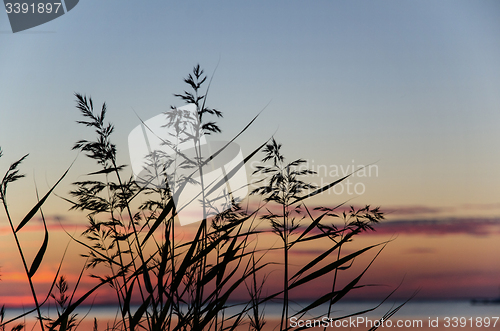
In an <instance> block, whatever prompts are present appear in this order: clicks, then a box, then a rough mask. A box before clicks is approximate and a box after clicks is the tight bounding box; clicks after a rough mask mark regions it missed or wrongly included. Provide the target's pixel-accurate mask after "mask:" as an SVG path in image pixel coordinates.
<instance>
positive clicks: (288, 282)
mask: <svg viewBox="0 0 500 331" xmlns="http://www.w3.org/2000/svg"><path fill="white" fill-rule="evenodd" d="M184 81H185V83H186V84H187V85H188V86H189V87H190V90H189V91H185V92H184V93H183V94H176V96H177V97H178V98H180V99H181V100H182V101H184V102H185V103H186V104H190V105H194V106H195V108H196V116H195V117H189V116H188V115H186V113H183V112H182V111H180V110H179V108H176V107H171V109H170V111H168V112H167V113H166V114H165V116H166V118H167V119H168V126H170V128H172V129H173V132H175V134H174V135H173V136H172V137H171V138H172V139H171V140H173V141H177V142H179V141H183V142H185V141H187V140H190V141H191V143H192V144H193V146H194V153H195V154H194V155H195V156H194V157H192V156H188V155H187V154H186V153H184V152H183V151H182V150H180V149H179V148H176V146H170V145H169V147H171V148H172V150H173V151H174V152H175V153H174V154H173V155H162V154H161V153H151V154H150V155H148V162H149V163H147V164H148V166H149V169H152V171H150V175H151V181H152V180H153V179H154V180H157V182H158V183H162V185H147V184H148V183H146V185H145V184H144V183H142V184H141V183H139V182H138V181H137V180H134V178H133V177H132V176H131V177H128V176H126V175H124V170H125V167H126V166H125V165H122V164H118V163H117V147H116V146H115V144H114V143H113V142H112V139H111V138H112V134H113V131H114V126H113V125H112V124H110V123H106V112H107V107H106V104H103V105H102V106H101V107H100V109H99V110H97V109H95V108H94V104H93V101H92V99H91V98H87V97H86V96H84V95H81V94H75V97H76V104H77V105H76V107H77V109H78V110H79V111H80V113H81V115H82V117H83V119H82V120H81V121H78V123H79V124H82V125H84V126H86V127H88V128H91V129H93V130H94V132H95V138H94V139H93V140H80V141H77V142H76V143H75V145H74V147H73V148H74V149H76V150H79V151H81V152H82V153H84V154H85V155H86V156H87V157H88V158H90V159H93V160H95V161H96V163H97V165H98V166H99V169H97V170H95V171H92V172H90V173H88V174H87V175H86V179H85V180H82V181H78V182H75V183H73V189H72V191H71V192H70V196H69V197H68V198H64V199H65V200H66V201H68V202H69V203H71V209H72V210H79V211H82V212H83V213H85V214H86V217H87V220H88V226H87V229H86V230H85V231H84V232H83V233H82V235H83V238H76V237H72V238H73V240H74V241H75V242H77V243H78V244H79V245H81V246H82V247H84V248H85V249H86V250H87V253H86V254H84V255H83V257H84V259H85V266H84V268H83V270H82V271H81V274H80V277H79V280H78V282H77V284H76V285H75V286H74V289H73V292H72V294H71V295H70V294H69V288H68V284H67V282H66V280H65V278H64V276H61V275H59V270H60V268H61V265H59V270H58V271H57V272H56V273H55V275H54V280H53V283H52V286H51V288H50V290H49V293H46V296H45V298H44V299H43V300H41V299H40V296H39V295H38V294H37V292H36V289H35V287H34V285H33V281H32V278H33V276H34V275H35V274H36V272H37V270H38V267H39V266H40V265H41V263H42V262H43V258H44V255H45V251H46V248H47V245H48V243H49V232H48V230H47V226H46V223H45V219H44V217H43V213H42V210H41V207H42V205H43V204H44V202H45V201H46V199H47V198H48V197H49V196H50V195H51V194H52V191H53V190H54V189H55V187H56V186H57V185H58V184H59V183H60V182H61V181H62V179H63V178H64V177H65V175H66V173H67V171H66V173H64V174H63V176H61V178H60V179H59V180H58V182H56V183H55V184H54V185H53V187H52V188H51V189H50V190H49V191H48V192H47V193H46V194H45V195H44V196H43V197H42V198H41V199H39V202H38V203H37V204H36V205H35V206H34V207H33V208H32V209H31V210H30V211H29V213H28V214H27V215H26V217H24V219H23V220H21V221H20V222H19V224H18V225H17V227H16V226H15V222H14V220H12V219H11V217H10V214H9V208H8V204H7V187H8V185H10V184H11V183H13V182H15V181H17V180H19V179H21V178H22V177H23V175H22V174H20V173H19V166H20V164H21V162H22V161H23V160H24V159H25V158H26V156H24V157H23V158H21V159H20V160H18V161H16V162H14V163H13V164H12V165H11V166H10V167H9V169H8V171H7V173H6V175H5V176H4V177H3V179H2V182H1V186H0V199H1V200H2V202H3V206H4V210H5V212H6V215H7V219H8V221H9V224H10V227H11V230H12V234H13V236H14V238H15V241H16V244H17V248H18V251H19V254H20V257H21V260H22V262H23V266H24V271H25V273H26V275H27V278H28V282H29V285H30V288H31V293H32V297H33V301H34V305H35V308H34V309H33V310H31V311H29V312H27V313H26V314H28V313H33V312H36V314H37V318H38V325H39V327H40V329H41V330H42V331H43V330H45V329H47V330H60V331H65V330H74V329H78V326H79V322H80V321H79V320H78V317H77V316H76V315H75V309H76V308H77V307H79V306H81V305H82V304H83V303H85V302H88V300H89V298H90V296H92V295H93V294H95V293H98V292H99V290H100V289H101V288H102V287H103V286H104V285H109V286H111V287H112V289H113V291H114V295H115V297H116V304H117V309H118V311H119V315H118V316H119V319H117V320H115V321H114V322H113V323H112V324H111V325H110V324H108V325H107V326H106V328H105V329H106V330H139V329H146V330H158V331H159V330H237V329H241V328H245V329H249V330H263V329H264V326H265V325H266V324H267V325H269V321H266V316H265V306H266V304H268V303H270V302H276V301H278V302H281V303H282V314H281V319H280V324H279V326H276V327H279V329H280V330H289V329H290V328H289V327H288V326H287V323H288V320H289V318H290V317H292V316H299V317H300V316H303V315H304V314H305V313H307V312H309V311H310V310H312V309H314V308H316V307H318V306H321V305H324V304H327V305H328V307H329V308H328V312H327V314H328V316H330V314H331V309H332V306H333V305H334V304H335V303H336V302H338V301H339V300H341V299H342V298H343V297H345V295H347V294H348V293H349V292H350V291H352V290H353V289H358V288H362V287H363V286H364V285H362V284H360V280H361V278H362V277H363V275H364V274H365V272H366V271H367V270H368V268H369V267H370V266H371V264H372V262H373V260H374V259H375V258H376V256H378V254H379V253H380V251H381V250H382V249H383V247H385V244H386V243H380V244H377V245H371V246H368V247H364V248H362V249H360V250H357V251H354V252H352V253H350V254H348V255H342V254H341V252H342V248H343V247H344V245H346V244H348V243H349V242H351V241H352V240H353V238H354V237H355V236H356V235H358V234H359V233H361V232H363V231H370V230H373V227H372V226H373V225H374V224H376V223H377V222H379V221H381V220H382V219H383V213H382V212H381V211H380V210H379V208H371V207H369V206H366V207H364V208H360V209H355V208H353V207H351V209H350V210H349V211H348V212H342V213H336V209H337V208H338V207H340V206H341V205H342V204H337V205H336V207H330V206H329V207H317V208H315V211H314V212H313V211H312V210H311V209H310V208H308V207H307V205H306V202H307V201H308V199H309V198H312V197H314V196H316V195H318V194H321V193H322V192H324V191H326V190H328V189H329V188H331V187H333V186H334V185H337V184H339V183H341V182H342V181H343V180H345V179H346V178H348V177H349V176H350V175H347V176H345V177H343V178H341V179H339V180H337V181H335V182H333V183H330V184H328V185H325V186H323V187H316V186H314V185H312V184H310V183H308V182H307V180H306V178H307V176H308V175H312V174H314V172H313V171H311V170H308V169H302V166H303V164H304V163H305V161H304V160H302V159H299V160H295V161H292V162H290V163H285V158H284V156H283V155H282V154H281V151H280V148H281V145H280V144H279V143H278V142H276V141H275V139H274V138H270V139H269V140H268V141H264V142H262V143H261V145H260V146H258V147H256V148H255V149H254V150H253V151H252V153H250V154H249V155H248V156H247V157H245V159H244V160H243V161H242V162H241V164H240V165H239V166H240V167H242V166H244V164H245V163H247V162H248V161H249V160H250V159H251V158H252V157H254V156H255V155H257V153H259V152H263V153H264V157H263V158H262V162H263V165H261V166H259V167H258V168H257V170H256V171H255V173H254V174H259V175H262V176H263V177H264V179H261V180H260V181H258V182H257V183H258V185H259V186H258V187H257V188H256V189H254V190H253V191H252V192H251V193H252V194H253V195H260V196H261V197H262V201H263V203H262V204H261V205H259V206H258V207H257V208H254V209H253V210H250V209H249V208H248V207H244V206H243V203H242V201H238V200H237V199H235V198H234V197H233V196H232V195H231V194H230V193H231V192H229V194H228V195H227V197H229V198H228V199H226V200H227V201H226V202H225V203H226V205H225V207H224V210H223V211H222V210H217V206H220V204H219V202H217V201H214V199H210V198H209V196H210V194H209V193H210V192H213V191H214V190H215V188H217V187H220V186H221V185H223V183H224V181H225V180H226V179H227V177H231V176H232V175H234V174H233V173H228V174H226V175H225V178H222V179H218V180H217V181H215V182H211V183H209V182H204V171H205V169H206V168H205V166H206V165H207V164H208V163H209V162H211V161H212V160H213V159H214V158H215V157H216V156H217V155H218V154H219V153H221V152H223V151H224V149H225V148H226V147H227V146H228V145H229V143H230V142H229V143H228V144H226V145H224V146H223V147H221V148H220V149H219V150H217V151H213V152H212V153H211V154H208V155H204V149H203V148H202V144H203V141H202V138H201V137H202V135H209V134H216V133H218V132H220V131H221V129H220V128H219V126H218V125H217V123H216V122H214V121H211V120H210V116H215V117H222V113H221V112H220V111H218V110H216V109H213V108H209V107H207V106H206V104H205V103H206V100H207V95H208V90H209V88H207V89H206V90H205V92H204V93H202V88H203V87H204V84H205V83H207V77H206V76H205V75H204V72H203V70H202V69H201V68H200V66H199V65H197V66H195V67H194V69H193V72H192V73H191V74H189V75H188V77H187V78H186V79H185V80H184ZM254 120H255V118H254ZM254 120H252V121H251V122H250V123H249V124H248V125H247V126H246V127H245V128H243V129H242V130H241V132H240V133H239V134H238V135H237V136H236V137H234V138H233V139H232V140H231V142H232V141H233V140H234V139H236V138H237V137H238V136H239V135H240V134H242V133H244V132H245V130H246V129H247V128H248V127H249V126H250V125H251V124H252V123H253V121H254ZM142 123H143V125H144V124H145V123H144V122H142ZM164 144H169V142H168V141H165V142H164ZM1 154H2V153H1V150H0V156H1ZM268 163H270V164H268ZM179 169H183V172H182V173H183V174H184V175H182V176H179V177H180V178H177V180H176V181H175V185H169V182H168V180H167V179H168V178H169V176H178V171H177V170H179ZM186 171H187V172H186ZM170 178H171V177H170ZM151 181H150V182H149V184H151ZM186 185H198V186H199V187H200V195H199V196H197V197H194V198H193V201H194V202H195V203H199V205H200V208H201V209H202V210H203V219H202V220H201V221H200V222H199V226H198V229H197V231H196V233H195V235H194V237H193V238H191V239H190V240H187V241H181V240H179V239H178V238H177V237H176V236H175V225H174V223H175V221H176V219H177V216H178V212H179V210H180V208H182V207H180V206H176V204H175V203H174V201H175V198H176V197H177V196H178V195H179V194H181V193H182V191H183V189H185V187H186ZM247 206H248V204H247ZM272 210H279V212H278V211H272ZM38 212H39V213H40V214H41V216H42V221H43V224H44V231H45V237H44V241H43V243H42V244H41V248H40V249H39V251H38V253H37V254H36V256H35V258H34V260H33V261H32V263H31V264H29V263H28V261H26V258H25V256H24V254H23V248H22V244H21V242H20V240H19V238H18V232H19V231H20V230H21V229H22V228H23V227H24V226H25V225H26V224H27V223H28V222H29V221H30V220H31V219H32V218H33V216H34V215H35V214H36V213H38ZM313 214H314V215H317V216H313ZM331 219H341V220H343V223H344V225H343V226H342V227H338V226H335V225H333V223H327V222H328V220H331ZM262 222H266V223H267V222H268V223H269V226H270V230H269V227H262V224H261V223H262ZM259 224H261V225H260V226H258V225H259ZM269 231H271V232H273V233H275V234H276V235H277V236H279V238H280V240H281V246H280V247H266V248H264V249H262V248H261V247H259V246H258V245H257V244H256V243H257V238H258V236H259V234H262V233H263V232H269ZM315 242H318V243H320V242H321V243H324V242H328V243H330V245H329V246H328V248H327V249H326V250H325V251H324V252H322V253H320V254H318V255H317V256H316V257H314V258H313V259H312V260H310V261H309V262H308V263H307V264H306V265H305V266H303V267H302V268H300V269H299V270H298V271H296V272H295V273H293V274H291V271H292V269H291V268H290V257H289V254H290V252H291V251H292V250H293V249H294V248H295V247H296V246H299V245H302V244H304V243H307V244H311V243H315ZM318 247H321V246H319V245H318ZM276 250H279V251H282V253H283V263H279V262H278V261H272V262H269V261H267V260H266V255H267V254H268V253H269V252H271V251H276ZM370 250H378V253H377V254H376V256H375V258H373V260H372V261H371V262H370V263H369V264H368V265H367V266H366V267H365V268H364V269H363V270H362V271H361V272H360V273H359V274H358V275H357V276H356V277H354V278H353V279H352V280H351V281H350V282H348V283H347V284H346V285H344V286H339V284H338V273H339V272H342V271H343V270H346V269H349V268H350V267H351V266H352V265H353V263H354V260H355V258H356V257H358V256H361V255H363V254H365V253H366V252H368V251H370ZM332 257H334V259H333V260H332ZM61 264H62V262H61ZM277 269H281V270H282V272H283V288H282V289H273V288H268V287H266V280H267V279H268V277H269V275H270V273H271V272H272V271H273V270H277ZM103 270H105V271H103ZM85 273H89V274H90V277H93V278H94V279H95V281H96V284H95V286H94V287H93V288H91V289H89V290H86V292H85V293H84V294H83V295H80V296H76V294H75V293H76V290H77V288H78V287H79V284H80V280H81V278H82V277H83V276H84V274H85ZM320 279H321V280H322V281H324V280H325V279H330V280H331V286H330V287H329V288H330V290H328V291H326V292H325V293H323V295H322V296H321V297H318V298H316V299H315V300H313V301H312V302H310V303H308V304H307V305H306V306H305V307H303V309H301V310H300V311H298V312H296V313H291V312H290V310H289V307H290V304H291V302H292V300H291V299H290V292H291V291H292V290H294V291H297V290H300V289H301V288H306V287H307V286H311V284H313V283H314V282H315V281H318V280H320ZM241 290H245V291H246V293H247V294H248V297H249V300H247V301H241V300H240V302H238V299H237V298H238V296H237V295H236V294H237V293H238V292H241ZM137 298H139V300H140V302H139V305H138V306H136V305H135V303H136V301H135V300H136V299H137ZM49 300H52V301H54V302H55V303H56V306H57V317H56V318H49V317H45V316H43V314H42V308H43V307H44V305H46V304H47V302H48V301H49ZM235 306H237V307H239V309H238V311H237V312H236V313H235V312H234V309H233V310H231V309H230V308H232V307H235ZM375 308H376V307H373V308H372V309H369V310H365V311H360V312H357V313H355V314H352V315H349V316H353V315H357V314H363V313H366V312H368V311H370V310H373V309H375ZM396 309H398V308H396ZM396 309H395V310H393V311H392V313H394V312H396V311H397V310H396ZM390 313H391V312H389V313H388V314H389V315H387V316H392V315H390ZM26 314H23V315H21V316H17V317H16V318H12V319H10V320H8V321H4V318H3V317H4V308H3V307H2V310H1V311H0V318H1V321H0V328H1V330H2V331H3V330H5V329H6V328H7V326H8V325H14V323H17V322H16V321H18V320H19V319H20V318H22V317H23V316H25V315H26ZM344 317H346V316H340V317H335V318H334V319H341V318H344ZM23 327H24V326H23V324H22V323H21V324H19V323H18V324H15V325H14V326H13V327H11V328H10V329H11V330H21V329H23ZM101 329H102V328H101ZM101 329H100V328H99V323H98V321H97V319H94V330H96V331H97V330H101Z"/></svg>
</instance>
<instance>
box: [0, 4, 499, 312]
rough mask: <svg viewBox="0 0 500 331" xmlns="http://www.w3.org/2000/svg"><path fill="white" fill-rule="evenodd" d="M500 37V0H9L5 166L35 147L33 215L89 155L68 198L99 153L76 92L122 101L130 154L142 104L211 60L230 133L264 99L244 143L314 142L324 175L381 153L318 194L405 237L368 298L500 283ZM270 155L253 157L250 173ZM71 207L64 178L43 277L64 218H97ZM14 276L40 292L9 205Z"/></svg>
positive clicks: (36, 227)
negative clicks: (40, 198)
mask: <svg viewBox="0 0 500 331" xmlns="http://www.w3.org/2000/svg"><path fill="white" fill-rule="evenodd" d="M499 36H500V3H499V2H497V1H493V0H490V1H487V0H486V1H439V2H437V1H416V2H415V1H414V2H410V1H377V2H372V1H335V2H334V1H308V2H304V1H273V2H269V1H251V2H234V1H219V2H211V1H182V2H171V1H168V2H167V1H154V2H153V1H149V2H144V1H127V2H123V1H119V0H106V1H98V0H85V1H80V2H79V4H78V5H77V6H76V7H75V8H74V9H73V10H71V12H68V13H67V14H65V15H63V16H61V17H59V18H57V19H55V20H53V21H51V22H48V23H46V24H43V25H40V26H38V27H35V28H32V29H30V30H26V31H24V32H19V33H15V34H13V33H12V31H11V28H10V25H9V21H8V17H7V14H6V13H5V12H3V10H2V11H0V60H1V61H0V147H1V148H2V150H3V153H4V155H3V157H2V158H1V159H0V174H1V175H2V176H3V174H4V173H5V171H6V170H7V169H8V166H9V165H10V163H11V162H14V161H15V160H17V159H19V158H20V157H22V156H23V155H24V154H28V153H29V154H30V155H29V157H28V158H27V159H26V161H25V162H23V164H22V167H21V169H22V172H23V173H25V174H26V178H24V179H23V180H21V181H19V182H17V183H14V184H13V185H11V187H10V188H9V199H10V200H9V206H10V208H11V211H12V214H13V216H14V219H15V220H17V222H18V221H20V220H21V219H22V217H23V216H24V215H25V214H26V213H27V212H28V211H29V209H30V208H31V207H32V206H33V205H34V204H35V203H36V193H35V192H36V191H35V189H36V188H37V189H38V191H39V192H40V193H41V194H43V193H44V192H46V191H47V190H48V189H49V188H50V187H51V185H52V184H53V183H55V182H56V181H57V179H58V178H59V177H60V176H61V174H62V173H63V172H64V171H65V170H66V169H67V168H68V167H69V165H70V164H71V163H72V162H73V161H74V160H75V158H76V161H75V163H74V165H73V167H72V168H71V170H70V172H69V174H68V176H67V177H66V178H65V180H64V182H63V183H61V185H60V186H59V187H58V188H57V189H56V191H55V193H56V194H57V195H59V196H63V197H68V192H69V190H70V189H71V185H70V184H71V183H72V182H74V181H77V180H81V179H82V178H83V177H82V176H81V175H83V174H86V173H89V172H92V171H96V170H98V168H97V166H96V165H95V164H93V163H92V162H91V161H89V160H86V159H85V157H84V156H83V155H78V153H77V152H76V151H72V150H71V148H72V146H73V144H74V142H76V141H77V140H80V139H90V138H92V137H93V136H92V134H93V133H92V132H91V130H88V129H86V128H85V127H84V126H81V125H77V124H76V123H75V121H77V120H79V119H80V118H79V113H78V111H77V109H76V108H75V97H74V93H75V92H76V93H81V94H86V95H88V96H92V98H93V100H94V105H96V104H97V105H100V104H102V103H103V102H106V103H107V105H108V115H107V116H108V120H109V121H110V122H112V123H113V124H114V125H115V133H114V137H113V141H114V142H115V143H116V145H117V147H118V155H119V156H118V158H119V161H120V162H121V163H127V164H128V163H130V160H129V155H128V152H127V151H128V146H127V137H128V134H129V133H130V131H131V130H132V129H133V128H134V127H136V126H137V125H138V124H139V120H138V118H137V116H136V113H137V114H138V115H139V116H140V117H141V118H142V119H149V118H151V117H154V116H156V115H158V114H160V113H162V112H164V111H166V110H168V109H169V108H170V106H171V105H175V106H181V105H182V101H180V100H179V99H177V98H175V97H174V96H173V94H174V93H182V91H183V90H184V89H185V88H186V87H185V84H184V83H183V81H182V80H183V78H184V77H185V76H186V75H187V74H188V73H189V72H190V71H191V70H192V67H193V66H194V65H196V64H197V63H200V64H201V66H202V67H203V68H204V69H205V71H206V73H207V74H208V75H210V76H211V75H212V74H213V81H212V85H211V89H210V95H209V98H208V101H207V102H208V105H209V106H211V107H214V108H217V109H219V110H221V111H222V112H223V113H224V118H223V119H221V120H219V121H218V123H219V126H220V127H221V129H222V131H223V132H222V134H220V135H219V136H218V137H217V138H218V139H230V138H231V137H233V136H234V135H235V134H237V133H238V132H239V131H240V130H241V129H242V128H243V127H244V126H245V125H246V124H247V123H248V122H249V121H250V120H251V119H252V118H253V117H254V116H255V115H257V114H258V113H259V112H260V111H261V110H263V109H264V110H263V111H262V113H261V114H260V116H259V117H258V119H257V120H256V121H255V123H254V124H253V125H252V126H251V127H250V128H249V129H248V130H247V131H246V132H245V133H244V134H243V135H242V136H241V137H240V138H238V140H237V142H238V143H239V145H240V146H241V148H242V150H243V153H245V152H247V153H249V152H251V151H252V150H254V149H255V148H256V147H257V146H259V145H260V144H262V143H263V142H265V141H266V140H267V139H269V138H270V137H271V136H272V135H274V137H275V138H276V139H277V140H278V141H279V142H281V143H282V144H283V153H284V154H285V157H286V158H287V160H289V161H291V160H294V159H297V158H303V159H305V160H307V162H308V165H309V166H310V168H312V169H313V170H316V171H317V172H318V174H317V175H314V176H312V177H311V178H310V180H311V181H312V182H314V183H316V184H318V185H321V184H326V183H328V182H331V181H334V180H336V179H338V178H339V176H341V175H342V173H343V172H347V171H350V170H349V169H351V170H352V169H354V168H356V169H357V168H358V166H360V165H369V164H372V165H373V167H372V168H371V170H372V171H371V172H367V173H364V175H363V174H360V173H358V174H356V175H354V176H353V177H351V178H350V183H351V186H350V191H349V190H348V187H347V186H344V187H343V190H342V191H341V188H340V187H338V188H337V191H329V192H325V193H324V194H322V195H321V197H318V198H317V199H316V200H315V201H314V202H311V203H312V204H313V205H330V206H333V205H337V204H339V203H341V202H343V201H347V200H349V201H348V203H347V204H353V205H356V206H363V205H365V204H370V205H374V206H381V208H382V210H383V211H385V212H386V214H387V215H386V218H387V220H386V221H385V222H384V223H383V224H380V226H378V227H376V232H375V233H371V234H363V235H362V236H361V237H360V238H359V240H357V241H355V243H353V244H354V246H353V247H362V246H363V245H368V244H373V243H377V242H382V241H385V240H389V239H391V238H392V239H394V240H393V241H392V242H391V243H390V244H389V245H388V246H387V247H386V248H385V249H384V251H383V253H382V254H381V255H380V256H379V257H378V258H377V261H376V263H375V264H374V266H373V268H372V269H371V270H370V272H369V273H368V274H367V275H366V282H367V283H377V284H384V285H387V287H376V288H373V289H369V290H367V291H366V292H362V291H360V294H356V295H354V296H353V298H356V299H366V298H369V299H380V298H383V297H384V295H385V294H387V293H388V292H390V291H391V290H392V289H394V288H395V287H396V286H397V285H398V284H400V283H401V282H402V285H401V289H400V291H398V292H397V294H396V296H397V297H398V298H403V299H404V298H406V297H408V296H409V295H411V294H412V293H413V292H414V291H415V290H417V289H420V292H419V298H421V299H456V298H474V297H494V296H496V295H497V294H500V293H499V286H500V281H499V276H500V240H499V239H500V130H499V128H500V111H499V110H500V93H499V92H498V91H500V60H499V59H500V38H499ZM260 157H261V155H259V157H256V158H255V160H258V159H259V158H260ZM254 165H256V163H254ZM253 169H254V168H253V166H252V163H249V164H248V167H247V172H248V173H249V174H250V173H251V172H252V171H253ZM345 185H347V184H346V183H345ZM356 185H357V186H356ZM355 189H357V191H355ZM349 192H350V193H349ZM69 207H70V206H69V204H68V203H66V202H64V201H63V200H61V199H60V198H58V197H57V196H55V195H54V196H52V197H51V198H50V199H49V201H48V202H47V204H46V207H45V210H44V213H45V215H46V216H47V219H48V220H49V224H50V230H51V231H52V232H51V236H52V238H53V239H51V243H52V244H51V246H50V247H49V250H48V253H47V258H46V260H45V261H44V264H43V265H42V267H41V271H40V274H39V275H37V277H38V278H37V279H36V281H37V284H38V286H40V288H43V287H44V286H46V284H47V283H50V281H51V277H52V276H51V275H53V274H54V272H55V270H56V268H57V264H58V263H59V261H60V260H61V257H62V251H63V248H64V247H65V246H66V244H67V243H68V242H69V241H70V240H69V238H68V236H67V235H66V233H65V232H64V231H62V230H61V225H62V226H64V228H65V229H66V230H67V231H68V232H70V233H74V234H78V233H80V232H81V231H82V230H83V229H84V227H83V226H84V224H85V215H83V214H81V213H76V212H67V210H68V208H69ZM190 229H191V230H190ZM24 230H25V232H24V233H23V234H22V237H21V239H22V242H23V244H24V246H25V247H26V249H27V250H28V251H29V250H30V249H31V250H32V251H30V252H32V255H34V254H35V253H36V251H37V249H38V248H39V247H40V245H41V242H42V240H43V232H42V227H41V223H34V224H32V225H30V226H28V227H27V228H26V229H24ZM185 231H187V232H189V231H192V228H190V227H187V228H186V229H185ZM262 240H263V241H268V242H274V241H273V240H275V238H272V237H271V235H263V238H262ZM77 246H78V245H77V244H75V243H72V244H71V245H70V248H69V252H68V253H67V255H68V256H69V255H71V254H72V255H73V257H71V258H68V257H66V259H65V262H64V270H65V272H66V274H68V275H69V276H68V278H69V279H70V281H75V280H76V277H77V274H78V272H79V270H80V268H81V266H82V264H83V261H80V260H79V259H78V258H76V255H77V254H78V253H79V250H78V247H77ZM353 249H354V248H353ZM296 254H297V255H296V259H297V260H296V261H297V263H298V264H300V261H301V260H300V259H301V258H302V257H304V258H305V259H307V258H309V257H308V256H311V255H308V254H313V253H311V252H310V251H308V248H307V247H305V248H303V249H302V250H299V251H297V252H296ZM28 255H29V254H28ZM29 256H31V255H29ZM31 258H32V257H31ZM304 261H305V260H304ZM362 263H363V261H360V264H362ZM0 279H1V280H0V305H1V304H2V303H5V304H19V303H25V304H30V302H31V301H30V300H31V299H30V297H29V291H28V288H27V282H26V276H25V275H24V274H23V272H22V268H21V264H20V258H19V256H18V252H17V250H16V248H15V246H14V241H13V237H12V234H11V233H10V228H9V227H8V223H7V219H6V217H5V213H4V211H3V210H2V211H1V212H0ZM13 285H16V286H15V287H14V286H13ZM18 285H19V286H18ZM312 291H314V290H312ZM316 291H319V289H316ZM311 293H312V292H311ZM304 295H305V294H304ZM306 296H307V295H306Z"/></svg>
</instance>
